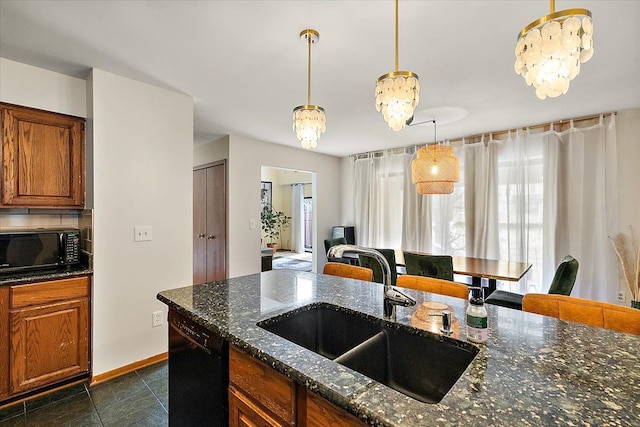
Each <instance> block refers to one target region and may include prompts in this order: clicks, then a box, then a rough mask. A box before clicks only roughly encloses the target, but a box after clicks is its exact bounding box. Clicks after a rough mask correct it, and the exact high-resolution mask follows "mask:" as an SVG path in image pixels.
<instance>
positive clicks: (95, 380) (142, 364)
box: [89, 352, 169, 387]
mask: <svg viewBox="0 0 640 427" xmlns="http://www.w3.org/2000/svg"><path fill="white" fill-rule="evenodd" d="M168 358H169V353H168V352H164V353H160V354H156V355H155V356H151V357H148V358H146V359H142V360H138V361H137V362H133V363H130V364H128V365H125V366H121V367H119V368H116V369H114V370H111V371H108V372H105V373H102V374H100V375H95V376H93V377H92V378H91V383H90V384H89V386H91V387H93V386H95V385H98V384H101V383H103V382H105V381H109V380H112V379H114V378H118V377H120V376H122V375H125V374H128V373H130V372H133V371H136V370H138V369H142V368H146V367H147V366H151V365H155V364H156V363H159V362H164V361H165V360H167V359H168Z"/></svg>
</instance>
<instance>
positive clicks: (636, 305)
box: [631, 300, 640, 310]
mask: <svg viewBox="0 0 640 427" xmlns="http://www.w3.org/2000/svg"><path fill="white" fill-rule="evenodd" d="M631 308H637V309H638V310H640V301H633V300H631Z"/></svg>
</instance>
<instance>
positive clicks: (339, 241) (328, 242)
mask: <svg viewBox="0 0 640 427" xmlns="http://www.w3.org/2000/svg"><path fill="white" fill-rule="evenodd" d="M346 244H347V239H345V238H344V237H336V238H335V239H324V253H325V255H326V254H327V252H329V249H331V248H332V247H333V246H336V245H346ZM327 261H329V262H340V263H342V264H354V265H357V264H358V261H357V260H356V259H355V258H351V259H350V258H333V257H331V258H329V257H327Z"/></svg>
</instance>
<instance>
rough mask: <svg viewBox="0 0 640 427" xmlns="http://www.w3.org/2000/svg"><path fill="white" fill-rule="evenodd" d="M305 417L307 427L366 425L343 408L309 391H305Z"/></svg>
mask: <svg viewBox="0 0 640 427" xmlns="http://www.w3.org/2000/svg"><path fill="white" fill-rule="evenodd" d="M306 419H307V426H308V427H349V426H366V424H365V423H364V422H362V421H360V420H359V419H358V418H356V417H354V416H353V415H351V414H350V413H348V412H347V411H345V410H344V409H342V408H339V407H337V406H336V405H334V404H333V403H331V402H329V401H327V400H325V399H323V398H322V397H320V396H318V395H317V394H315V393H313V392H310V391H307V417H306Z"/></svg>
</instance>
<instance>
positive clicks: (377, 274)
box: [358, 248, 398, 285]
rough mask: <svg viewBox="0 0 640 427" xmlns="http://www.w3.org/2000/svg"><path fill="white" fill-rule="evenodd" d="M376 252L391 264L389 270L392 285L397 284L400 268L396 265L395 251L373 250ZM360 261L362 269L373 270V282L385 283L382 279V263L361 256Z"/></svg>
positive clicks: (359, 256) (366, 256) (369, 257)
mask: <svg viewBox="0 0 640 427" xmlns="http://www.w3.org/2000/svg"><path fill="white" fill-rule="evenodd" d="M372 249H375V250H376V251H378V252H380V253H381V254H382V255H383V256H384V257H385V258H386V260H387V262H388V263H389V268H390V269H391V285H395V284H396V280H397V279H398V267H397V265H396V251H394V250H393V249H378V248H372ZM358 261H359V262H360V266H361V267H366V268H370V269H372V270H373V281H374V282H376V283H383V277H382V268H381V267H380V263H379V262H378V261H377V260H376V259H375V258H373V257H371V256H368V255H364V254H360V255H358Z"/></svg>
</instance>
